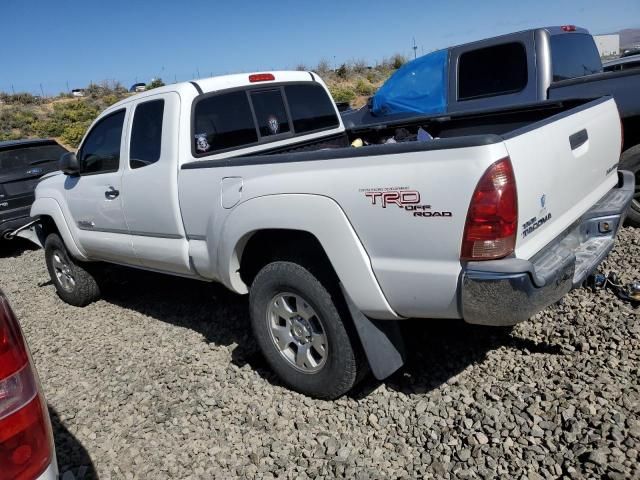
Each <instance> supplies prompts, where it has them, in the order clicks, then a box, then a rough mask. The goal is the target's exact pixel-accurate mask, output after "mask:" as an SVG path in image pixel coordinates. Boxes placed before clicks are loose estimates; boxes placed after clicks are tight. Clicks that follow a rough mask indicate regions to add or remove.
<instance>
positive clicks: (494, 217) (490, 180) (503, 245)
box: [460, 157, 518, 260]
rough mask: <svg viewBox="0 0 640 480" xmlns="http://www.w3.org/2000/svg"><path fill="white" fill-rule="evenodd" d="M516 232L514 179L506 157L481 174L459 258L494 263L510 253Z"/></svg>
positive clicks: (516, 214) (516, 206)
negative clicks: (492, 261) (491, 261)
mask: <svg viewBox="0 0 640 480" xmlns="http://www.w3.org/2000/svg"><path fill="white" fill-rule="evenodd" d="M517 230H518V197H517V190H516V179H515V176H514V175H513V167H512V166H511V160H510V159H509V157H506V158H503V159H502V160H498V161H497V162H495V163H494V164H493V165H491V166H490V167H489V168H488V169H487V171H486V172H484V175H482V178H481V179H480V181H479V182H478V185H477V186H476V189H475V191H474V192H473V197H471V203H470V205H469V210H468V212H467V222H466V223H465V226H464V236H463V238H462V249H461V253H460V259H461V260H493V259H496V258H502V257H505V256H507V255H509V254H511V253H513V250H514V249H515V245H516V232H517Z"/></svg>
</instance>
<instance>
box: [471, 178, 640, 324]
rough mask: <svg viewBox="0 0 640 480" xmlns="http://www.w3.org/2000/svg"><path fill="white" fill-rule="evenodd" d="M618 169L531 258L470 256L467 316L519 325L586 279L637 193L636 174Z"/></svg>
mask: <svg viewBox="0 0 640 480" xmlns="http://www.w3.org/2000/svg"><path fill="white" fill-rule="evenodd" d="M618 175H619V178H620V180H619V182H618V186H617V187H616V188H613V189H612V190H611V191H609V193H607V194H606V195H605V196H604V197H603V198H602V199H601V200H600V201H599V202H598V203H596V204H595V205H594V206H593V207H592V208H591V209H590V210H589V211H587V212H586V213H585V214H584V215H583V216H582V218H580V220H579V221H577V222H576V223H575V224H573V225H572V226H571V227H570V228H568V229H567V230H566V231H565V232H564V233H563V234H562V235H560V236H559V237H558V239H556V241H554V242H553V243H551V244H550V245H548V246H546V247H545V248H544V249H543V250H542V251H541V252H539V253H538V254H536V255H535V256H534V257H533V258H532V259H531V260H521V259H517V258H508V259H502V260H492V261H486V262H469V263H468V264H467V265H466V266H465V269H464V271H463V272H462V274H461V276H462V278H461V286H462V288H461V298H460V304H461V309H462V316H463V318H464V320H465V321H466V322H468V323H474V324H478V325H495V326H507V325H515V324H516V323H518V322H521V321H523V320H526V319H528V318H530V317H532V316H533V315H535V314H536V313H537V312H539V311H540V310H542V309H544V308H545V307H547V306H549V305H551V304H552V303H555V302H557V301H558V300H560V298H562V297H563V296H564V295H565V294H566V293H567V292H569V291H570V290H571V289H573V288H576V287H579V286H580V285H582V283H583V282H584V281H585V279H586V278H587V277H588V276H589V274H591V273H592V272H593V271H594V270H595V269H596V268H597V267H598V265H599V264H600V263H601V262H602V261H603V260H604V259H605V258H606V256H607V255H608V254H609V252H610V251H611V249H612V248H613V245H614V239H615V236H616V233H617V232H618V229H619V228H620V226H621V225H622V223H623V221H624V217H625V212H626V210H627V208H628V206H629V203H630V202H631V199H632V198H633V193H634V186H635V180H634V176H633V174H632V173H631V172H626V171H625V172H619V173H618Z"/></svg>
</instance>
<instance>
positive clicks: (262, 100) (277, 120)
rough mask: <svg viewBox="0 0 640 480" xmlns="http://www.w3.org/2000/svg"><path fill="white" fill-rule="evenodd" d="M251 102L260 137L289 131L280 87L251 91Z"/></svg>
mask: <svg viewBox="0 0 640 480" xmlns="http://www.w3.org/2000/svg"><path fill="white" fill-rule="evenodd" d="M251 103H252V104H253V111H254V112H255V114H256V120H257V121H258V129H259V130H260V136H261V137H268V136H271V135H279V134H281V133H287V132H290V131H291V128H290V127H289V119H288V117H287V111H286V110H285V108H284V101H283V100H282V93H280V89H278V90H266V91H265V90H263V91H258V92H252V93H251Z"/></svg>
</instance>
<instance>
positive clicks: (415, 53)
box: [411, 37, 418, 60]
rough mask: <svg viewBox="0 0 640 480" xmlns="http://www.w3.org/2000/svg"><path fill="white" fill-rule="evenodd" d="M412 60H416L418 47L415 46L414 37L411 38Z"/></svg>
mask: <svg viewBox="0 0 640 480" xmlns="http://www.w3.org/2000/svg"><path fill="white" fill-rule="evenodd" d="M411 48H413V59H414V60H415V59H416V58H418V45H416V37H413V47H411Z"/></svg>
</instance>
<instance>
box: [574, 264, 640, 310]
mask: <svg viewBox="0 0 640 480" xmlns="http://www.w3.org/2000/svg"><path fill="white" fill-rule="evenodd" d="M585 286H586V287H588V288H591V289H592V290H601V289H605V288H606V289H609V290H610V291H611V292H613V294H614V295H616V296H617V297H618V298H619V299H620V300H623V301H625V302H630V303H632V304H633V305H634V306H637V305H638V304H640V281H638V280H635V281H633V282H631V283H627V284H626V285H623V284H622V283H621V281H620V279H619V278H618V276H617V275H616V274H615V273H614V272H609V273H608V274H607V275H604V274H603V273H599V272H598V273H594V274H593V275H590V276H589V277H588V278H587V280H586V281H585Z"/></svg>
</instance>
